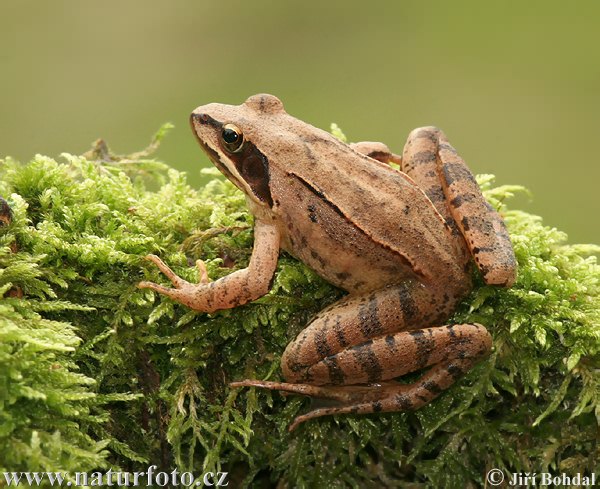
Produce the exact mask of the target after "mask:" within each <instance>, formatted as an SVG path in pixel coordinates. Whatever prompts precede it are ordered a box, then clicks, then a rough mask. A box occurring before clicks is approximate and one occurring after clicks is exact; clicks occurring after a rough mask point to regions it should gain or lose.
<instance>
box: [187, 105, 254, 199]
mask: <svg viewBox="0 0 600 489" xmlns="http://www.w3.org/2000/svg"><path fill="white" fill-rule="evenodd" d="M194 117H195V114H193V113H192V115H191V116H190V125H191V126H192V132H193V133H194V136H196V140H197V141H198V143H199V144H200V147H201V148H202V149H203V150H204V152H205V153H206V154H207V155H208V158H209V159H210V161H212V163H213V165H215V166H216V167H217V168H218V170H219V171H220V172H221V173H222V174H223V175H225V176H226V177H227V178H228V179H229V181H231V183H233V184H234V185H235V186H236V187H237V188H239V189H240V190H241V191H242V192H243V191H244V187H243V186H242V184H241V182H240V181H239V179H238V178H237V177H236V176H235V175H234V174H233V173H232V172H231V170H230V169H229V168H228V167H227V165H226V164H225V163H223V161H222V159H221V155H220V154H219V152H218V151H217V150H216V149H214V148H212V147H211V146H210V145H209V144H208V143H206V142H204V141H203V140H202V139H201V138H200V136H198V133H197V132H196V130H195V128H194ZM210 125H211V126H212V127H214V128H215V129H218V130H220V128H221V127H222V126H223V124H221V123H220V122H218V121H216V120H215V119H212V118H210Z"/></svg>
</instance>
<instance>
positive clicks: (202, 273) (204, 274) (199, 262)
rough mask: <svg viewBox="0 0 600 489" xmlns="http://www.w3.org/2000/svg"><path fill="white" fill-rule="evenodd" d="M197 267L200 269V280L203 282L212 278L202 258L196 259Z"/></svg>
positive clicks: (205, 282) (207, 281)
mask: <svg viewBox="0 0 600 489" xmlns="http://www.w3.org/2000/svg"><path fill="white" fill-rule="evenodd" d="M196 268H197V269H198V282H199V283H201V284H207V283H209V282H210V279H209V278H208V270H207V269H206V263H204V262H203V261H202V260H196Z"/></svg>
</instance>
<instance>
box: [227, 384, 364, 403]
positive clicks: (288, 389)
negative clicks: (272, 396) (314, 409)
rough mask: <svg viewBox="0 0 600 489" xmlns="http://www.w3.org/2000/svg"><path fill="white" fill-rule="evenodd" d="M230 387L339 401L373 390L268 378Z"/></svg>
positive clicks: (348, 399) (359, 386)
mask: <svg viewBox="0 0 600 489" xmlns="http://www.w3.org/2000/svg"><path fill="white" fill-rule="evenodd" d="M229 386H230V387H233V388H237V387H259V388H261V389H269V390H272V391H281V392H283V393H289V394H299V395H302V396H309V397H311V398H317V399H328V400H332V401H339V402H350V401H352V400H356V399H357V398H360V397H362V396H364V395H365V394H367V393H371V392H373V388H374V387H373V386H367V385H348V386H319V385H311V384H292V383H290V382H271V381H268V380H252V379H247V380H242V381H239V382H231V383H230V384H229Z"/></svg>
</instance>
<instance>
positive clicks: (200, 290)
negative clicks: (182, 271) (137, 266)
mask: <svg viewBox="0 0 600 489" xmlns="http://www.w3.org/2000/svg"><path fill="white" fill-rule="evenodd" d="M279 242H280V233H279V230H278V229H277V226H275V225H274V224H272V223H270V222H264V221H260V220H257V221H256V224H255V225H254V248H253V250H252V256H251V257H250V263H249V264H248V267H247V268H244V269H242V270H238V271H237V272H234V273H232V274H230V275H227V276H226V277H223V278H220V279H219V280H217V281H215V282H210V283H209V281H208V274H207V273H206V268H205V267H204V264H203V263H202V262H201V261H198V262H197V265H198V269H199V272H200V283H198V284H192V283H189V282H186V281H185V280H183V279H182V278H180V277H179V276H177V275H176V274H175V273H174V272H173V271H172V270H171V269H170V268H169V267H168V266H167V265H165V264H164V263H163V262H162V261H161V260H160V259H159V258H158V257H157V256H154V255H149V256H148V257H147V258H148V259H149V260H150V261H152V262H153V263H155V264H156V265H157V266H158V267H159V268H160V270H161V271H162V272H163V273H164V274H165V275H166V276H167V278H169V280H171V282H172V283H173V285H174V286H175V288H168V287H164V286H162V285H158V284H155V283H152V282H140V283H139V284H138V287H139V288H142V289H151V290H154V291H155V292H158V293H160V294H163V295H166V296H167V297H170V298H171V299H173V300H175V301H177V302H180V303H182V304H184V305H186V306H188V307H191V308H192V309H195V310H197V311H203V312H214V311H218V310H219V309H230V308H232V307H236V306H239V305H242V304H246V303H247V302H251V301H253V300H255V299H258V298H259V297H261V296H263V295H265V294H266V293H267V292H268V291H269V286H270V283H271V279H272V278H273V274H274V273H275V268H276V266H277V259H278V257H279Z"/></svg>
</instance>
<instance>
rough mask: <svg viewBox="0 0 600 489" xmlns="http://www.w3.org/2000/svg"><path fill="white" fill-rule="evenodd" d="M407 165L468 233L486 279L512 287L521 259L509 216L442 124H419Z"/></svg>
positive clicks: (456, 229)
mask: <svg viewBox="0 0 600 489" xmlns="http://www.w3.org/2000/svg"><path fill="white" fill-rule="evenodd" d="M401 168H402V171H403V172H404V173H406V174H407V175H408V176H410V177H411V178H412V179H413V180H415V182H416V183H417V184H418V185H419V187H421V188H422V189H423V191H424V192H425V194H426V195H427V196H428V197H429V199H430V200H431V202H432V203H433V204H434V205H435V207H436V209H437V210H438V211H439V212H440V214H441V215H442V216H443V217H444V218H445V219H446V222H447V223H448V225H449V226H450V228H451V229H452V230H453V234H454V235H457V234H460V235H462V236H463V237H464V240H465V241H466V243H467V247H468V249H469V252H470V254H471V256H472V257H473V259H474V260H475V264H476V265H477V268H478V269H479V271H480V272H481V274H482V276H483V279H484V280H485V282H486V283H487V284H493V285H502V286H505V287H510V286H511V285H512V284H513V283H514V281H515V278H516V260H515V255H514V251H513V248H512V244H511V242H510V238H509V235H508V231H507V230H506V226H505V225H504V221H503V220H502V217H500V215H499V214H498V213H497V212H496V210H495V209H494V208H493V207H492V206H491V205H490V204H489V203H488V202H487V201H486V200H485V198H484V197H483V195H482V193H481V190H480V189H479V185H477V182H476V181H475V177H474V176H473V174H472V173H471V171H470V170H469V168H468V167H467V165H466V164H465V162H464V160H463V159H462V158H461V157H460V156H459V155H458V153H457V152H456V150H455V149H454V148H453V147H452V146H451V145H450V143H449V142H448V139H447V138H446V135H445V134H444V133H443V132H442V131H441V130H440V129H438V128H437V127H421V128H418V129H415V130H413V131H412V132H411V133H410V135H409V136H408V140H407V142H406V145H405V146H404V151H403V154H402V167H401Z"/></svg>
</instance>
